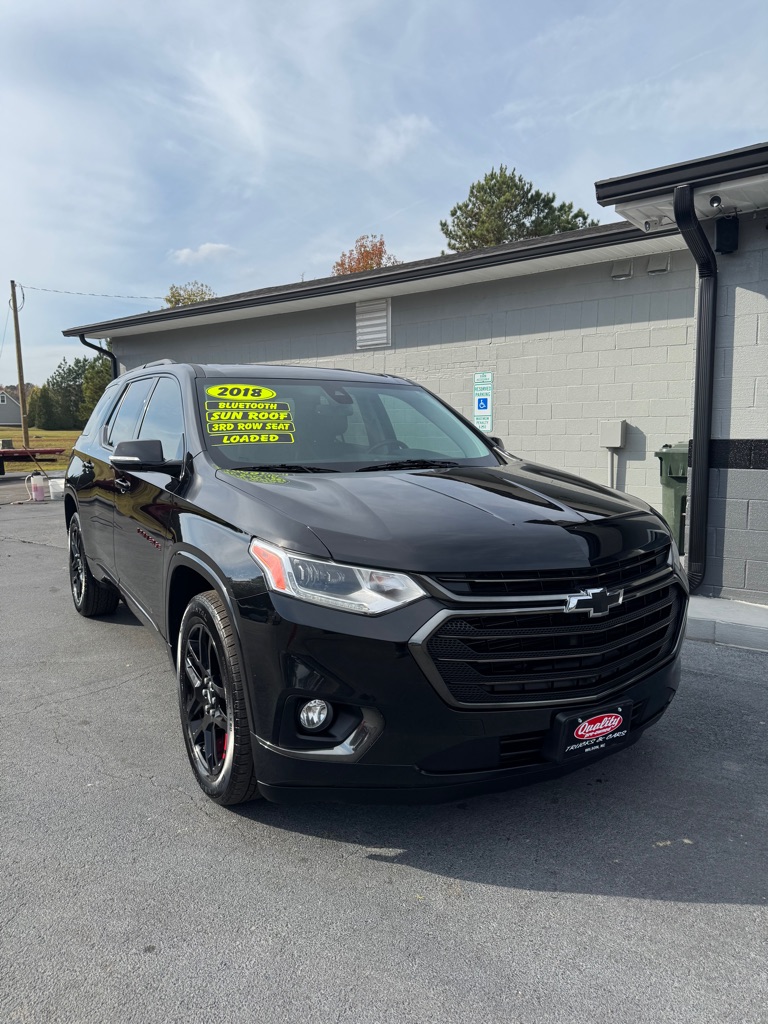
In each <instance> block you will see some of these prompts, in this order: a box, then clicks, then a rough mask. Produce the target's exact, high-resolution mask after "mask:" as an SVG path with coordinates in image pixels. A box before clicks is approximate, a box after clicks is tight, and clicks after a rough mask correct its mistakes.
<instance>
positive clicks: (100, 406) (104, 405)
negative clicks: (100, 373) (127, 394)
mask: <svg viewBox="0 0 768 1024" xmlns="http://www.w3.org/2000/svg"><path fill="white" fill-rule="evenodd" d="M117 391H118V389H117V388H107V389H106V391H105V392H104V394H103V395H102V396H101V398H100V399H99V400H98V402H97V403H96V405H95V406H94V409H93V412H92V413H91V415H90V416H89V417H88V422H87V423H86V424H85V426H84V427H83V436H84V437H89V436H90V435H91V434H93V433H95V431H96V429H97V427H99V425H100V424H101V422H102V420H103V419H104V418H105V417H106V412H107V409H108V408H109V406H110V405H112V403H113V402H114V400H115V399H116V398H117Z"/></svg>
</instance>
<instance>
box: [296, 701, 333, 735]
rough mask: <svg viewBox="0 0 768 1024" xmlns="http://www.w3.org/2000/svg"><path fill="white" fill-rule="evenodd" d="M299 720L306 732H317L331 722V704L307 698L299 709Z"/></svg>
mask: <svg viewBox="0 0 768 1024" xmlns="http://www.w3.org/2000/svg"><path fill="white" fill-rule="evenodd" d="M299 722H301V727H302V729H306V730H307V732H317V731H318V729H322V728H323V727H324V726H326V725H330V722H331V705H330V704H327V703H326V702H325V701H324V700H308V701H307V703H306V704H304V705H302V708H301V710H300V711H299Z"/></svg>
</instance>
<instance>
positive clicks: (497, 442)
mask: <svg viewBox="0 0 768 1024" xmlns="http://www.w3.org/2000/svg"><path fill="white" fill-rule="evenodd" d="M488 440H489V441H490V442H491V444H492V445H493V446H494V447H495V448H499V449H500V450H501V451H506V449H505V448H504V441H503V440H502V438H500V437H489V438H488Z"/></svg>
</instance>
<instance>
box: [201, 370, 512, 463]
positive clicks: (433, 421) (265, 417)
mask: <svg viewBox="0 0 768 1024" xmlns="http://www.w3.org/2000/svg"><path fill="white" fill-rule="evenodd" d="M198 396H199V406H200V415H201V419H202V423H203V431H204V435H205V441H206V445H207V448H208V451H209V452H210V453H211V455H212V457H213V458H214V460H215V461H216V463H217V464H218V465H219V466H222V467H223V468H225V469H245V468H248V469H258V468H261V467H265V468H267V467H272V468H274V467H278V466H279V467H280V468H281V469H282V470H290V469H291V468H292V467H296V471H301V469H302V468H306V467H314V468H316V469H327V470H330V471H333V470H337V471H338V470H341V471H345V472H350V471H353V470H369V469H370V470H373V469H376V468H382V469H384V468H387V469H389V468H400V466H401V465H402V466H403V468H408V466H409V465H410V464H411V463H414V464H416V463H418V464H420V465H421V466H423V467H425V468H428V467H429V466H430V465H432V464H441V465H443V466H467V465H471V466H495V465H498V464H499V462H500V459H499V458H497V456H495V455H494V454H493V453H492V452H491V450H490V448H489V447H488V446H487V445H485V444H484V443H483V441H482V440H481V439H480V438H479V437H478V436H477V434H475V433H474V432H473V431H472V430H470V429H469V427H467V426H466V424H464V423H463V422H462V421H461V420H460V419H459V418H458V417H457V416H456V415H455V414H454V413H453V412H451V410H450V409H447V408H446V407H445V406H444V405H443V404H442V403H441V402H439V401H438V400H437V399H436V398H434V397H433V396H432V395H430V394H429V393H428V392H426V391H424V390H423V389H422V388H420V387H418V386H417V385H415V384H388V383H386V382H382V383H378V382H375V383H347V382H343V383H342V382H337V381H306V380H259V379H257V378H253V379H249V378H247V377H238V378H237V379H235V378H233V379H232V380H229V379H226V380H224V379H222V380H221V381H217V380H212V379H211V378H210V377H209V378H206V379H201V380H198ZM414 468H416V467H415V466H414Z"/></svg>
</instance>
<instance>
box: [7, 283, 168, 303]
mask: <svg viewBox="0 0 768 1024" xmlns="http://www.w3.org/2000/svg"><path fill="white" fill-rule="evenodd" d="M19 287H21V286H19ZM24 287H25V288H29V290H30V291H32V292H53V293H54V294H55V295H84V296H86V297H87V298H89V299H159V301H160V302H164V301H165V296H164V295H110V294H109V293H107V292H69V291H67V290H66V289H65V288H36V287H35V285H32V284H28V285H25V286H24Z"/></svg>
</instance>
